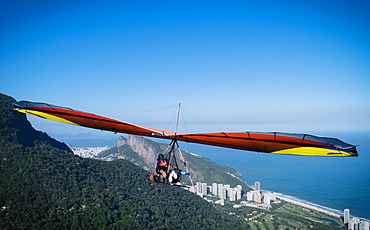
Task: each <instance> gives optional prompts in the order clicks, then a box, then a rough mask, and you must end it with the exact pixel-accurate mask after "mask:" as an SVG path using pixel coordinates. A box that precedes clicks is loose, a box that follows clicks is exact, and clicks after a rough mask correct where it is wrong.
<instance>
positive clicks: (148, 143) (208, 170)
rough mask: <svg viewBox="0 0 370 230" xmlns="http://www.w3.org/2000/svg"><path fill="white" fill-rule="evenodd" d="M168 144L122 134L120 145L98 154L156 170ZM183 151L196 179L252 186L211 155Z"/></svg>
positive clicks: (186, 180) (187, 180)
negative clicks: (204, 155) (203, 155)
mask: <svg viewBox="0 0 370 230" xmlns="http://www.w3.org/2000/svg"><path fill="white" fill-rule="evenodd" d="M167 147H168V144H160V143H157V142H155V141H152V140H150V139H148V138H144V137H141V136H135V135H128V138H127V139H126V138H124V137H123V136H120V137H119V139H118V141H117V145H116V147H114V148H111V149H109V150H106V151H105V152H103V153H101V154H99V155H98V158H100V159H119V158H124V159H128V160H130V161H132V162H134V163H135V164H137V165H138V166H140V167H142V168H144V169H146V170H149V171H153V170H154V164H155V162H156V160H157V156H158V154H161V153H162V154H163V153H164V152H165V150H166V149H167ZM181 152H182V155H183V157H184V160H185V163H186V166H187V168H188V169H189V171H190V173H191V177H192V179H193V181H196V182H205V183H207V184H212V183H218V184H230V185H231V186H233V187H235V186H236V185H238V184H239V185H242V186H243V189H244V190H245V191H249V190H250V188H249V187H248V185H247V184H246V183H245V182H244V181H242V180H241V179H239V177H240V176H241V175H240V174H239V173H238V172H237V171H236V170H235V169H233V168H231V167H227V166H221V165H217V164H216V163H214V162H213V161H212V160H210V159H208V158H205V157H202V156H199V155H196V154H193V153H190V152H187V151H181ZM176 157H177V158H178V159H177V161H178V163H179V167H180V168H182V169H185V165H184V163H183V161H182V160H181V159H180V157H179V156H178V155H177V156H176ZM183 180H184V181H185V182H186V183H187V184H190V181H189V179H188V177H183Z"/></svg>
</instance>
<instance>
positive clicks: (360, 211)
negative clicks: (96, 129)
mask: <svg viewBox="0 0 370 230" xmlns="http://www.w3.org/2000/svg"><path fill="white" fill-rule="evenodd" d="M311 134H320V135H322V136H327V137H337V138H338V139H341V140H343V141H345V142H347V143H349V144H354V145H359V146H358V147H357V151H358V153H359V157H306V156H286V155H275V154H268V153H255V152H248V151H242V150H234V149H227V148H220V147H213V146H206V145H199V144H187V143H182V142H180V146H181V149H182V150H185V151H189V152H192V153H195V154H198V155H201V156H203V157H207V158H209V159H211V160H213V161H214V162H215V163H217V164H219V165H225V166H229V167H233V168H235V169H236V170H237V171H238V172H239V173H241V174H243V177H242V178H241V179H242V180H244V181H245V182H246V183H247V184H248V185H253V184H254V182H255V181H259V182H260V183H261V189H262V190H267V191H273V192H276V193H281V194H284V195H287V196H292V197H294V198H296V199H298V200H300V201H303V202H307V203H314V204H317V205H320V206H324V207H327V208H329V209H334V210H336V212H338V213H343V210H344V209H346V208H348V209H350V211H351V215H354V216H357V217H360V218H366V219H370V131H368V132H316V133H311ZM118 137H119V135H113V136H111V137H109V138H108V137H103V138H102V137H101V138H98V137H95V139H93V140H94V141H91V140H92V139H90V138H88V139H83V138H80V139H78V138H73V139H65V140H62V141H65V142H66V143H70V144H72V145H74V146H76V147H100V146H110V147H112V146H115V144H116V143H117V140H118ZM57 139H58V138H57ZM59 140H61V138H59ZM152 140H154V141H157V142H161V140H159V139H152ZM162 143H163V142H162Z"/></svg>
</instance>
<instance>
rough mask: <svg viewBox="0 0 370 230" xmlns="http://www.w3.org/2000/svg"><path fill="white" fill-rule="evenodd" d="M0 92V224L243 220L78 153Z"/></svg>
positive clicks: (169, 225) (185, 224) (177, 225)
mask: <svg viewBox="0 0 370 230" xmlns="http://www.w3.org/2000/svg"><path fill="white" fill-rule="evenodd" d="M13 102H15V100H14V99H13V98H11V97H9V96H6V95H4V94H0V117H1V119H0V143H1V144H0V229H231V228H234V229H241V228H243V227H245V223H244V222H242V221H240V220H236V219H235V218H234V217H232V216H229V215H226V214H222V213H220V212H219V211H217V210H216V209H215V208H214V207H213V205H212V204H210V203H207V202H206V201H204V200H203V199H201V198H200V197H198V196H196V195H195V194H192V193H190V192H188V191H186V190H183V189H181V188H180V187H175V186H167V185H163V184H156V183H153V182H150V181H148V180H147V175H148V172H147V171H145V170H143V169H141V168H140V167H137V166H136V165H134V164H132V163H131V162H129V161H127V160H116V161H111V162H106V161H101V160H95V159H85V158H81V157H78V156H75V155H73V153H72V152H71V151H70V149H69V148H68V147H67V146H66V145H65V144H63V143H60V142H58V141H56V140H54V139H52V138H50V137H49V136H48V135H47V134H45V133H42V132H39V131H36V130H34V129H33V128H32V126H31V125H30V123H29V122H28V121H27V119H26V117H25V115H23V114H19V113H17V112H15V111H14V110H13V108H12V103H13Z"/></svg>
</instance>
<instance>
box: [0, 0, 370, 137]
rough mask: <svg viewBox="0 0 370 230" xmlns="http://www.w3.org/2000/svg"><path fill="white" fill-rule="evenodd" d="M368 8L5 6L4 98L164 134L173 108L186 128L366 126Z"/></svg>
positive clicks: (40, 122) (0, 88)
mask: <svg viewBox="0 0 370 230" xmlns="http://www.w3.org/2000/svg"><path fill="white" fill-rule="evenodd" d="M369 12H370V2H368V1H71V2H69V1H1V2H0V79H1V84H0V92H1V93H4V94H7V95H9V96H12V97H14V98H15V99H16V100H30V101H40V102H47V103H51V104H55V105H60V106H67V107H71V108H74V109H78V110H82V111H86V112H92V113H95V114H98V115H102V116H106V117H110V118H114V119H117V120H122V121H128V122H131V123H135V124H141V125H146V126H149V127H153V128H159V129H169V130H173V129H174V126H173V125H172V124H170V122H171V121H172V122H173V120H174V119H175V118H173V116H174V113H175V111H176V105H177V104H178V103H181V105H182V110H181V111H182V119H183V121H181V122H180V128H179V131H182V132H213V131H245V130H250V131H284V132H311V131H320V130H326V131H334V130H344V131H345V130H370V14H369ZM30 120H31V122H32V123H33V124H34V126H36V128H38V129H40V130H42V131H46V132H51V133H66V132H73V133H76V132H85V131H86V130H83V129H76V128H73V127H71V126H70V125H66V124H56V122H48V121H46V120H44V119H39V118H30ZM182 122H183V123H184V124H183V123H182ZM185 129H186V130H185ZM80 130H81V131H80Z"/></svg>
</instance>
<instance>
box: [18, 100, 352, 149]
mask: <svg viewBox="0 0 370 230" xmlns="http://www.w3.org/2000/svg"><path fill="white" fill-rule="evenodd" d="M14 109H15V110H16V111H18V112H21V113H26V114H30V115H34V116H38V117H42V118H46V119H50V120H55V121H59V122H64V123H68V124H72V125H78V126H84V127H88V128H93V129H100V130H105V131H111V132H115V133H126V134H134V135H140V136H147V137H155V138H162V139H170V140H177V141H184V142H192V143H198V144H205V145H213V146H220V147H226V148H232V149H241V150H247V151H255V152H265V153H274V154H287V155H305V156H358V154H357V150H356V146H354V145H350V144H347V143H345V142H343V141H341V140H338V139H336V138H328V137H319V136H314V135H310V134H291V133H281V132H238V133H225V132H221V133H199V134H184V133H177V132H171V131H166V130H160V129H153V128H148V127H145V126H140V125H135V124H131V123H128V122H122V121H117V120H114V119H110V118H106V117H102V116H98V115H95V114H92V113H86V112H81V111H78V110H74V109H70V108H66V107H60V106H55V105H51V104H47V103H40V102H30V101H19V102H17V103H14Z"/></svg>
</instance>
